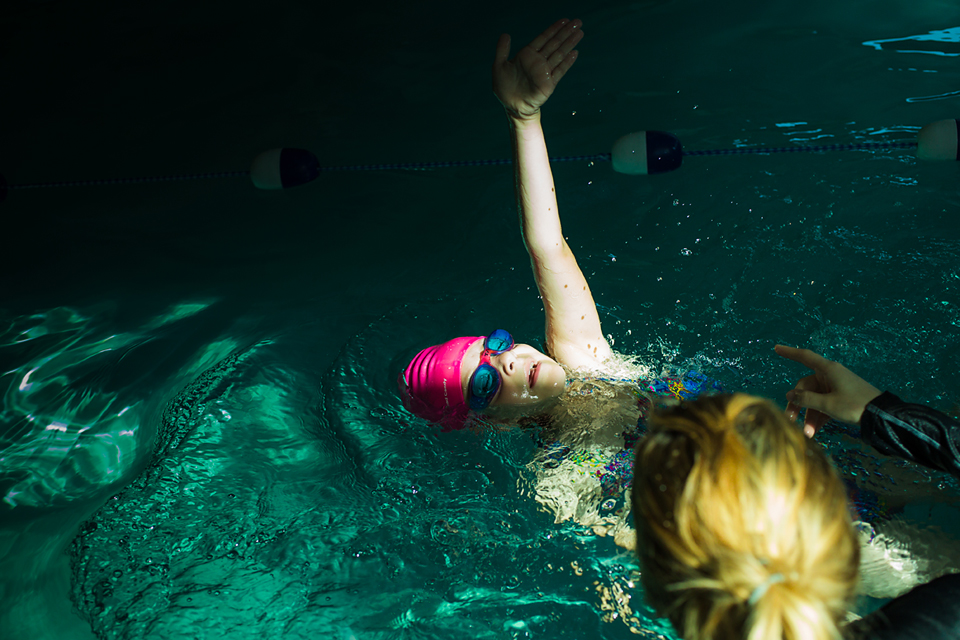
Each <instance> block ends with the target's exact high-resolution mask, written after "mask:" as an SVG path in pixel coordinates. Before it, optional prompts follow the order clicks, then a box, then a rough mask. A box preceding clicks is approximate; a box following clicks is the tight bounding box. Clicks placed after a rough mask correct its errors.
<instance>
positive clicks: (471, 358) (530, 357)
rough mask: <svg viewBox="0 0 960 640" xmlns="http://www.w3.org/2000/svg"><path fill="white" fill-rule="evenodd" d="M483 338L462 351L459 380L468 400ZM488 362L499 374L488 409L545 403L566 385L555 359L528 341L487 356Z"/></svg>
mask: <svg viewBox="0 0 960 640" xmlns="http://www.w3.org/2000/svg"><path fill="white" fill-rule="evenodd" d="M482 353H483V340H477V341H476V342H475V343H474V344H473V345H472V346H471V347H470V348H469V349H468V350H467V353H466V354H464V356H463V360H462V362H461V364H460V380H461V384H462V388H463V389H466V390H467V391H466V394H465V396H466V397H465V398H464V400H465V401H466V402H467V404H469V403H470V379H471V377H472V376H473V373H474V372H475V371H476V370H477V367H478V366H480V356H481V354H482ZM489 359H490V362H489V363H490V365H491V366H492V367H494V368H495V369H496V370H497V373H499V374H500V381H501V382H500V389H499V390H498V391H497V394H496V395H495V396H494V397H493V400H491V401H490V405H489V408H490V409H496V407H508V406H514V407H530V408H534V407H536V405H542V404H546V403H548V402H549V401H551V400H554V399H555V398H558V397H560V395H561V394H562V393H563V390H564V387H565V385H566V379H567V376H566V372H564V370H563V367H561V366H560V365H559V364H558V363H557V361H556V360H554V359H553V358H550V357H548V356H547V355H545V354H543V353H541V352H539V351H537V350H536V349H534V348H533V347H531V346H530V345H528V344H517V345H514V346H513V348H512V349H509V350H507V351H504V352H503V353H499V354H495V355H492V354H491V355H490V356H489Z"/></svg>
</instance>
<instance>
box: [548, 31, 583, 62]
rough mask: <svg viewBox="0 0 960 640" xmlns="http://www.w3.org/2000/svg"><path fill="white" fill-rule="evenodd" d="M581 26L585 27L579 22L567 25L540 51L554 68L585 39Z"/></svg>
mask: <svg viewBox="0 0 960 640" xmlns="http://www.w3.org/2000/svg"><path fill="white" fill-rule="evenodd" d="M581 26H583V23H582V22H580V21H579V20H574V21H573V22H570V23H567V24H566V25H565V26H564V27H563V29H561V30H560V31H558V32H557V33H556V34H555V35H554V36H553V37H552V38H550V40H548V41H547V42H546V43H545V44H544V45H543V46H542V47H541V48H540V49H538V51H539V52H540V55H542V56H543V57H544V58H546V59H547V60H549V61H550V62H551V66H552V67H556V66H558V65H559V64H560V62H561V61H562V60H563V59H565V58H566V57H567V54H569V53H570V52H571V51H573V49H574V47H576V46H577V43H578V42H580V40H582V39H583V31H582V30H581V29H580V27H581Z"/></svg>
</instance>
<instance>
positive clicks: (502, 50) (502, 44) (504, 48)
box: [493, 33, 510, 66]
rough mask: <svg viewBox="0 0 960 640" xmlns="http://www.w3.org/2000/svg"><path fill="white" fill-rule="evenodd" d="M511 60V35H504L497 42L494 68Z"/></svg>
mask: <svg viewBox="0 0 960 640" xmlns="http://www.w3.org/2000/svg"><path fill="white" fill-rule="evenodd" d="M509 59H510V34H508V33H504V34H503V35H501V36H500V39H499V40H498V41H497V54H496V56H495V57H494V59H493V65H494V66H500V65H502V64H504V63H505V62H506V61H507V60H509Z"/></svg>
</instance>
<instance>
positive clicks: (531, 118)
mask: <svg viewBox="0 0 960 640" xmlns="http://www.w3.org/2000/svg"><path fill="white" fill-rule="evenodd" d="M505 110H506V112H507V120H508V121H509V122H510V126H511V127H517V128H522V127H529V126H531V125H533V126H536V125H539V124H540V110H539V109H537V110H536V111H535V112H534V113H533V114H530V115H523V114H520V113H519V112H517V111H512V110H510V109H505Z"/></svg>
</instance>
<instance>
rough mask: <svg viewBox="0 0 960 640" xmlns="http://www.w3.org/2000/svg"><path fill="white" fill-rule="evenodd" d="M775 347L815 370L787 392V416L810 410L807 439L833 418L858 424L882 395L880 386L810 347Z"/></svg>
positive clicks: (805, 425) (782, 354)
mask: <svg viewBox="0 0 960 640" xmlns="http://www.w3.org/2000/svg"><path fill="white" fill-rule="evenodd" d="M774 350H775V351H776V352H777V354H778V355H781V356H783V357H784V358H787V359H788V360H793V361H794V362H799V363H800V364H802V365H803V366H805V367H807V368H808V369H812V370H813V372H814V373H813V375H809V376H807V377H805V378H801V379H800V381H799V382H797V386H796V387H795V388H794V389H793V390H792V391H789V392H787V401H788V404H787V416H788V417H790V418H791V419H792V420H796V419H797V415H799V413H800V409H801V408H804V409H806V410H807V414H806V416H805V417H804V420H803V432H804V434H806V435H807V437H808V438H812V437H813V436H814V434H815V433H816V432H817V430H818V429H820V427H822V426H823V425H824V424H826V422H827V420H829V419H830V418H833V419H834V420H839V421H841V422H849V423H851V424H859V423H860V417H861V416H862V415H863V411H864V409H866V408H867V405H868V404H870V401H871V400H873V399H874V398H876V397H877V396H879V395H880V390H879V389H877V388H876V387H875V386H873V385H872V384H870V383H869V382H867V381H866V380H864V379H863V378H861V377H860V376H858V375H857V374H855V373H853V372H852V371H850V370H849V369H847V368H846V367H845V366H843V365H842V364H840V363H839V362H833V361H832V360H827V359H826V358H824V357H823V356H821V355H818V354H816V353H814V352H813V351H810V350H809V349H794V348H793V347H786V346H784V345H782V344H778V345H777V346H776V347H774Z"/></svg>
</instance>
